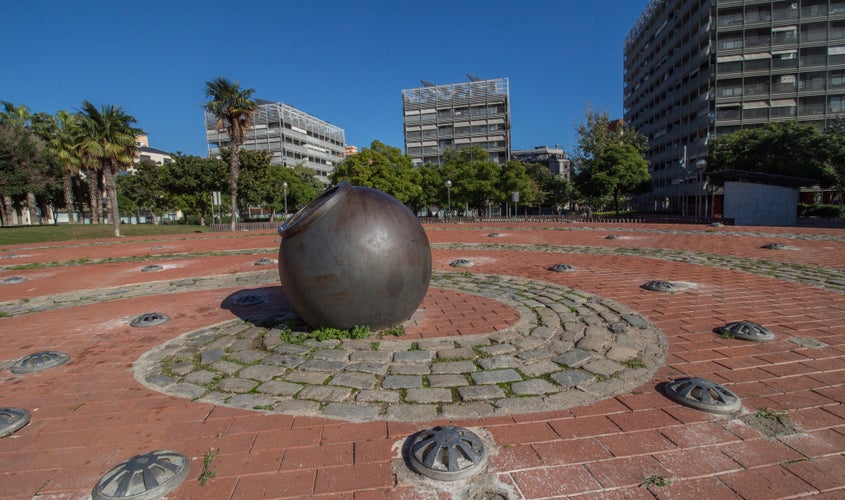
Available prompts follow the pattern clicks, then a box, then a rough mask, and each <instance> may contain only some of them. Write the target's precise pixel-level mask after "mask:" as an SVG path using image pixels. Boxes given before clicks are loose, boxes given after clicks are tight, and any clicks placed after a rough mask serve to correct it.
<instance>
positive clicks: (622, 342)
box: [613, 335, 640, 351]
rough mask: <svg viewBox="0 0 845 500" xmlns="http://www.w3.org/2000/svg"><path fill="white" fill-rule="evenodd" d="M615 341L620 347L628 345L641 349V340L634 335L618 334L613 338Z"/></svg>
mask: <svg viewBox="0 0 845 500" xmlns="http://www.w3.org/2000/svg"><path fill="white" fill-rule="evenodd" d="M613 343H614V344H615V345H617V346H619V347H627V348H628V349H634V350H636V351H639V349H640V340H639V339H638V338H637V337H636V336H634V335H617V336H616V337H614V339H613Z"/></svg>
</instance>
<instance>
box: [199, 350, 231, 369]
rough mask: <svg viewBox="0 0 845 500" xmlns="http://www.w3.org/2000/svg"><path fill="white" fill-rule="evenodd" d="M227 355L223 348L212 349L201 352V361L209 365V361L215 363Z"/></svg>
mask: <svg viewBox="0 0 845 500" xmlns="http://www.w3.org/2000/svg"><path fill="white" fill-rule="evenodd" d="M225 355H226V352H225V351H224V350H223V349H210V350H208V351H203V352H202V354H200V363H202V364H204V365H207V364H209V363H214V362H215V361H217V360H220V359H223V356H225Z"/></svg>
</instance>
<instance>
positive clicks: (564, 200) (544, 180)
mask: <svg viewBox="0 0 845 500" xmlns="http://www.w3.org/2000/svg"><path fill="white" fill-rule="evenodd" d="M525 172H526V173H527V174H528V177H530V178H531V179H532V180H533V181H534V183H535V184H536V185H537V189H538V190H539V191H538V200H537V203H539V204H544V205H549V206H557V207H561V208H563V207H566V206H567V204H568V203H569V199H570V194H571V191H572V185H571V183H570V182H569V181H568V180H566V179H565V178H563V177H561V176H559V175H555V174H553V173H552V172H551V170H549V168H548V167H546V166H545V165H543V164H540V163H529V164H527V165H525Z"/></svg>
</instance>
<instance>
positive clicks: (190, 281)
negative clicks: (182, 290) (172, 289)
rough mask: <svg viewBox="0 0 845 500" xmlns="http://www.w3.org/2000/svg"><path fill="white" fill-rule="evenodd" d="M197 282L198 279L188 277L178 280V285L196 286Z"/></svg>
mask: <svg viewBox="0 0 845 500" xmlns="http://www.w3.org/2000/svg"><path fill="white" fill-rule="evenodd" d="M196 284H197V281H196V280H194V279H190V278H189V279H186V280H181V281H177V282H176V286H194V285H196Z"/></svg>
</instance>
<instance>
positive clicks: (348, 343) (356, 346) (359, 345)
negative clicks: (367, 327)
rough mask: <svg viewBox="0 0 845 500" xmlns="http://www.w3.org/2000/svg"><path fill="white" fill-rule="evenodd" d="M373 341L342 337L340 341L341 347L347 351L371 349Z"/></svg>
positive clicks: (371, 350)
mask: <svg viewBox="0 0 845 500" xmlns="http://www.w3.org/2000/svg"><path fill="white" fill-rule="evenodd" d="M373 342H375V341H374V340H370V339H343V340H342V341H341V347H342V348H343V349H346V350H348V351H369V352H374V351H373Z"/></svg>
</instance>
